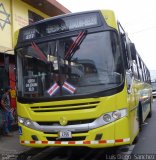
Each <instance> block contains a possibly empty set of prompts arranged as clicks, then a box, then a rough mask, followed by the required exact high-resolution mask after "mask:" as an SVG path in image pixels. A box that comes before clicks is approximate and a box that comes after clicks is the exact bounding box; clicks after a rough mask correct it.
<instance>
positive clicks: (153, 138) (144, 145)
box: [132, 98, 156, 159]
mask: <svg viewBox="0 0 156 160" xmlns="http://www.w3.org/2000/svg"><path fill="white" fill-rule="evenodd" d="M152 111H153V112H152V118H149V119H147V120H146V122H145V124H144V126H143V127H142V131H141V132H140V135H139V140H138V143H137V144H136V145H135V147H134V149H133V152H132V153H133V154H149V155H150V154H156V98H155V99H154V102H153V104H152ZM155 159H156V155H155Z"/></svg>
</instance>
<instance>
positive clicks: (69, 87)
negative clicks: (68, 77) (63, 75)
mask: <svg viewBox="0 0 156 160" xmlns="http://www.w3.org/2000/svg"><path fill="white" fill-rule="evenodd" d="M62 87H63V89H65V90H66V91H68V92H70V93H71V94H74V93H75V91H76V88H75V87H74V86H72V85H71V84H69V83H67V82H66V81H65V82H64V83H63V85H62Z"/></svg>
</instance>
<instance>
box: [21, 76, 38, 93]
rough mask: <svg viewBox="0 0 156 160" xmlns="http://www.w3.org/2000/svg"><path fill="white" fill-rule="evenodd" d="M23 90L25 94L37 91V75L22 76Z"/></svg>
mask: <svg viewBox="0 0 156 160" xmlns="http://www.w3.org/2000/svg"><path fill="white" fill-rule="evenodd" d="M24 91H25V93H27V94H32V93H38V77H24Z"/></svg>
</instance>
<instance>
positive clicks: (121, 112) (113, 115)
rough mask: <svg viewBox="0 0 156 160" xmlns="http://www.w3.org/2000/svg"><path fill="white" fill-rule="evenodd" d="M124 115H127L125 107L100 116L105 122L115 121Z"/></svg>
mask: <svg viewBox="0 0 156 160" xmlns="http://www.w3.org/2000/svg"><path fill="white" fill-rule="evenodd" d="M126 115H127V109H121V110H116V111H113V112H109V113H106V114H104V115H103V116H102V119H103V121H104V122H105V123H106V124H107V123H110V122H113V121H116V120H118V119H120V118H122V117H125V116H126Z"/></svg>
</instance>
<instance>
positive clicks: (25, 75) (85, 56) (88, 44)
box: [17, 31, 123, 98]
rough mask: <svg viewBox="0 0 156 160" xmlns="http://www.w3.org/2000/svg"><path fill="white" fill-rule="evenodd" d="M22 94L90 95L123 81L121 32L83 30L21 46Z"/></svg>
mask: <svg viewBox="0 0 156 160" xmlns="http://www.w3.org/2000/svg"><path fill="white" fill-rule="evenodd" d="M17 64H18V69H17V72H18V83H17V87H18V96H19V97H24V98H34V97H35V98H48V97H49V98H53V97H62V96H71V95H72V96H77V95H86V94H92V93H97V92H101V91H105V90H108V89H111V88H114V87H117V86H118V85H120V84H121V82H122V80H123V66H122V65H123V63H122V58H121V53H120V47H119V42H118V38H117V34H116V33H115V32H113V31H104V32H97V33H91V34H87V33H85V32H80V33H79V34H78V35H76V36H68V37H64V38H60V39H55V40H51V41H48V42H47V41H46V42H41V43H35V42H32V43H31V44H30V45H29V46H25V47H23V48H19V49H17Z"/></svg>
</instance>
